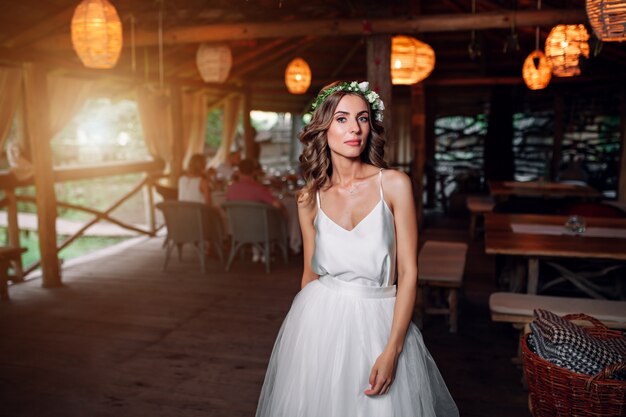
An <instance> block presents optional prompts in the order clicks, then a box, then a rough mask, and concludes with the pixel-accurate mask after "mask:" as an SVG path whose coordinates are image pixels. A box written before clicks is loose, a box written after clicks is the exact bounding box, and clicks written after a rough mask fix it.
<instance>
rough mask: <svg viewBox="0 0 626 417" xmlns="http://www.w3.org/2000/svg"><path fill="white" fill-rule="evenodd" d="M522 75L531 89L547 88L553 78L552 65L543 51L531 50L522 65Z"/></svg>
mask: <svg viewBox="0 0 626 417" xmlns="http://www.w3.org/2000/svg"><path fill="white" fill-rule="evenodd" d="M522 77H523V78H524V82H525V83H526V86H527V87H528V88H530V89H531V90H541V89H542V88H546V87H547V86H548V84H549V83H550V79H551V78H552V67H551V66H550V63H549V62H548V60H547V59H546V56H545V55H544V54H543V52H541V51H533V52H531V53H530V54H529V55H528V57H526V60H525V61H524V65H523V66H522Z"/></svg>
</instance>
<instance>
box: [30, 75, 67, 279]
mask: <svg viewBox="0 0 626 417" xmlns="http://www.w3.org/2000/svg"><path fill="white" fill-rule="evenodd" d="M46 77H47V75H46V71H45V69H44V68H43V67H41V66H39V65H36V64H32V63H29V64H25V66H24V99H25V100H24V101H25V108H26V115H25V116H26V117H25V120H26V131H27V137H28V142H29V144H30V149H31V150H32V152H31V158H32V162H33V174H34V183H35V188H36V189H37V194H36V195H35V201H36V203H37V221H38V233H39V251H40V254H41V270H42V276H43V282H42V285H43V286H44V287H58V286H60V285H61V274H60V270H59V258H58V251H57V242H56V239H57V235H56V218H57V204H56V195H55V192H54V172H53V169H52V149H51V147H50V140H51V139H52V138H51V137H50V136H51V133H50V109H49V106H50V103H49V101H48V100H49V98H48V82H47V79H46Z"/></svg>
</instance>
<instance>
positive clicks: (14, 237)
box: [5, 188, 24, 281]
mask: <svg viewBox="0 0 626 417" xmlns="http://www.w3.org/2000/svg"><path fill="white" fill-rule="evenodd" d="M5 194H6V197H7V223H8V232H9V246H11V247H14V248H19V247H20V226H19V222H18V216H17V199H16V197H15V188H8V189H6V190H5ZM13 268H14V270H15V278H14V281H21V280H22V279H23V277H24V272H23V268H22V256H21V255H20V256H18V257H17V260H16V261H15V262H13Z"/></svg>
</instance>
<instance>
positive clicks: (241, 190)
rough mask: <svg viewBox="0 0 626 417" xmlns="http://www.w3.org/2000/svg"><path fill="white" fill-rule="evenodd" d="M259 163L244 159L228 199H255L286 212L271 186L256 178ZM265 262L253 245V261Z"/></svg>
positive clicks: (229, 191) (227, 196)
mask: <svg viewBox="0 0 626 417" xmlns="http://www.w3.org/2000/svg"><path fill="white" fill-rule="evenodd" d="M256 171H257V165H256V164H255V163H254V161H252V160H251V159H243V160H242V161H241V162H240V163H239V180H238V181H237V182H234V183H232V184H231V185H230V186H229V187H228V190H227V191H226V200H227V201H253V202H256V203H265V204H269V205H272V206H274V207H276V208H278V209H280V210H281V211H282V212H283V213H285V208H284V207H283V205H282V203H281V202H280V200H279V199H278V198H276V197H274V195H273V194H272V192H271V191H270V189H269V188H267V187H266V186H264V185H263V184H261V183H260V182H258V181H257V180H255V179H254V174H255V172H256ZM258 261H261V262H264V261H265V257H264V255H262V254H261V253H260V251H259V249H258V248H257V247H256V246H253V247H252V262H258Z"/></svg>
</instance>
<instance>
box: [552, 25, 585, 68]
mask: <svg viewBox="0 0 626 417" xmlns="http://www.w3.org/2000/svg"><path fill="white" fill-rule="evenodd" d="M588 40H589V33H587V29H585V26H584V25H557V26H555V27H553V28H552V30H551V31H550V34H549V35H548V38H547V39H546V57H547V58H548V61H550V64H551V65H552V74H553V75H555V76H557V77H572V76H574V75H579V74H580V67H579V66H578V64H579V59H580V56H581V55H583V56H584V57H589V43H588V42H587V41H588Z"/></svg>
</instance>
